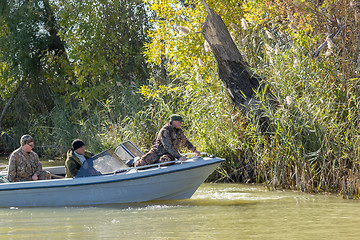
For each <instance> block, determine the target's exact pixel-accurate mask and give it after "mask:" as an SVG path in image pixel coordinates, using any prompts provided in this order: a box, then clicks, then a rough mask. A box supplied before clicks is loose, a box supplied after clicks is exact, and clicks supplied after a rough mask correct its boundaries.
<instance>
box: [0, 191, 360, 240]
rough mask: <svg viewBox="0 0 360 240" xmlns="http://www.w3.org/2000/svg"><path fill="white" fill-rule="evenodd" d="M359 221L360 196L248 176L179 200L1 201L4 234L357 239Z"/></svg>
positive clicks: (0, 232) (6, 236)
mask: <svg viewBox="0 0 360 240" xmlns="http://www.w3.org/2000/svg"><path fill="white" fill-rule="evenodd" d="M0 201H1V199H0ZM359 225H360V201H355V200H344V199H341V198H339V197H336V196H332V195H331V196H325V195H311V194H305V193H297V192H289V191H267V190H266V189H265V188H264V187H263V186H255V185H244V184H203V185H201V187H200V188H199V189H198V191H197V192H196V193H195V195H194V196H193V197H192V198H191V199H188V200H180V201H159V202H146V203H137V204H118V205H106V206H92V207H59V208H0V239H30V238H37V239H141V240H142V239H194V240H195V239H196V240H198V239H204V240H205V239H206V240H208V239H358V238H359V237H358V226H359Z"/></svg>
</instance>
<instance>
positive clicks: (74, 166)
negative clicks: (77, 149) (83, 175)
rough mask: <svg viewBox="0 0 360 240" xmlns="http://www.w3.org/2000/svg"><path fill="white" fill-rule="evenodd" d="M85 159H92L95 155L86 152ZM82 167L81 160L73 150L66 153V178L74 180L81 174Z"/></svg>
mask: <svg viewBox="0 0 360 240" xmlns="http://www.w3.org/2000/svg"><path fill="white" fill-rule="evenodd" d="M84 155H85V158H86V159H88V158H91V157H92V156H94V154H92V153H90V152H85V154H84ZM80 167H81V161H80V159H79V158H78V157H77V156H76V155H75V154H74V151H73V150H72V149H70V150H68V151H67V153H66V160H65V173H66V176H65V177H66V178H73V177H75V176H76V174H77V173H78V172H79V170H80Z"/></svg>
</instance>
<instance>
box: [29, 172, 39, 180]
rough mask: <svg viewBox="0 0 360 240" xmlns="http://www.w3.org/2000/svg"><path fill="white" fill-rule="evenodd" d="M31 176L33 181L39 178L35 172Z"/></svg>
mask: <svg viewBox="0 0 360 240" xmlns="http://www.w3.org/2000/svg"><path fill="white" fill-rule="evenodd" d="M31 178H32V180H33V181H37V180H38V179H39V177H38V175H37V174H36V173H35V174H34V175H33V176H32V177H31Z"/></svg>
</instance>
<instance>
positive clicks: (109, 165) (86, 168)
mask: <svg viewBox="0 0 360 240" xmlns="http://www.w3.org/2000/svg"><path fill="white" fill-rule="evenodd" d="M122 168H129V167H128V166H127V165H126V164H125V163H124V162H123V161H122V160H121V159H120V158H119V156H117V155H116V154H115V153H114V152H113V151H111V150H110V149H109V150H106V151H104V152H102V153H99V154H97V155H95V156H93V157H91V158H88V159H86V160H85V162H84V163H83V164H82V165H81V168H80V170H79V172H78V173H77V174H76V176H75V177H89V176H98V175H103V174H109V173H113V172H114V171H116V170H118V169H122Z"/></svg>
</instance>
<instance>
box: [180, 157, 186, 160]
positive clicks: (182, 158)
mask: <svg viewBox="0 0 360 240" xmlns="http://www.w3.org/2000/svg"><path fill="white" fill-rule="evenodd" d="M179 160H180V161H186V160H187V158H186V157H181V158H179Z"/></svg>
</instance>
